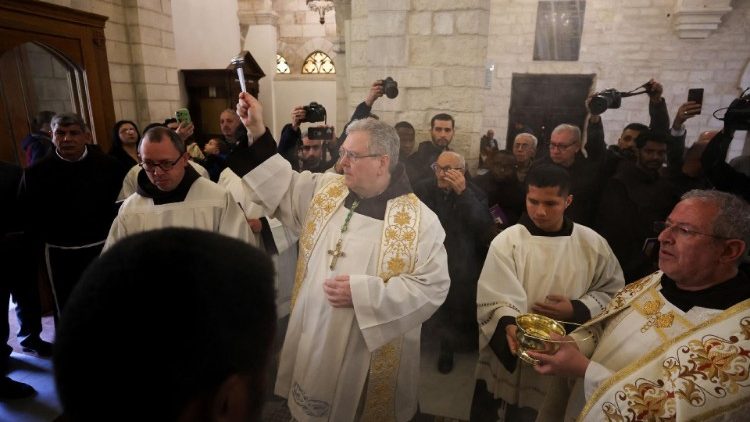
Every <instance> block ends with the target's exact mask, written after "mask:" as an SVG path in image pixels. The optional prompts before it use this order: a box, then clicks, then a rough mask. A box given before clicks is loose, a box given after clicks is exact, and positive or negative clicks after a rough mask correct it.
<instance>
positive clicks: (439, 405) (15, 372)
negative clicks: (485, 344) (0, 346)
mask: <svg viewBox="0 0 750 422" xmlns="http://www.w3.org/2000/svg"><path fill="white" fill-rule="evenodd" d="M9 321H10V323H11V329H10V331H11V333H15V332H16V330H17V322H16V316H15V312H14V310H13V309H12V308H11V310H10V312H9ZM43 325H44V332H43V333H42V337H43V338H44V339H46V340H50V341H52V340H54V322H53V319H52V317H45V318H44V320H43ZM423 343H424V345H423V352H422V359H421V369H422V373H421V379H420V383H419V388H420V392H419V408H420V415H418V417H417V421H418V422H427V421H430V422H431V421H436V422H461V421H468V420H469V407H470V405H471V396H472V393H473V389H474V365H475V362H476V358H477V357H476V353H475V352H474V353H458V354H456V356H455V366H454V369H453V371H451V372H450V373H449V374H441V373H439V372H438V371H437V354H438V352H437V349H436V348H435V347H432V345H431V343H430V342H423ZM9 344H10V345H11V346H12V347H13V349H14V352H13V354H12V355H11V358H12V359H11V368H12V371H11V373H10V374H9V376H10V377H11V378H13V379H15V380H17V381H22V382H25V383H27V384H30V385H32V386H33V387H34V388H35V389H36V390H37V392H38V394H37V395H36V396H34V397H32V398H30V399H23V400H9V401H0V421H13V422H47V421H54V420H55V419H56V418H57V417H58V416H59V415H60V412H61V407H60V403H59V401H58V399H57V393H56V391H55V386H54V380H53V376H52V362H51V360H49V359H41V358H38V357H36V356H34V355H29V354H25V353H23V352H22V350H21V347H20V346H19V345H18V342H17V341H16V339H15V336H13V335H11V339H10V340H9ZM284 408H285V405H284V403H283V402H281V401H276V402H274V401H271V402H269V403H268V405H267V406H266V409H265V411H264V418H263V420H264V422H276V421H279V422H287V421H289V418H288V416H287V415H288V410H286V409H284Z"/></svg>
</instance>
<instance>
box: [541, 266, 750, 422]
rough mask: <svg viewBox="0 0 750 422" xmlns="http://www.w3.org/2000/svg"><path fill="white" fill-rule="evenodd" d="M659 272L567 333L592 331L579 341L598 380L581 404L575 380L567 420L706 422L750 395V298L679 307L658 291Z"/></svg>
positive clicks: (581, 387) (738, 406) (589, 374)
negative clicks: (720, 306) (718, 306)
mask: <svg viewBox="0 0 750 422" xmlns="http://www.w3.org/2000/svg"><path fill="white" fill-rule="evenodd" d="M661 276H662V273H661V272H657V273H654V274H652V275H651V276H647V277H645V278H643V279H641V280H639V281H638V282H636V283H633V284H630V285H628V286H626V288H625V289H623V290H622V291H621V292H620V293H618V294H617V295H616V296H615V297H614V298H613V299H612V302H611V303H610V307H608V308H607V310H605V312H603V313H602V314H601V315H599V316H598V317H595V318H594V319H592V320H591V321H589V322H587V323H586V324H585V325H584V326H583V327H581V328H580V329H579V330H577V331H576V332H574V333H573V334H572V335H573V337H575V338H579V339H580V338H583V337H586V336H588V335H590V334H593V336H594V337H593V339H592V340H589V341H585V340H584V341H579V343H578V344H579V347H580V348H581V351H582V352H583V353H584V354H586V355H589V356H591V360H592V364H591V365H595V366H594V367H590V368H589V370H587V377H592V378H599V379H602V380H603V381H602V382H601V383H599V384H598V387H595V386H596V384H590V386H591V387H586V388H593V392H592V393H590V395H591V397H590V399H589V400H588V401H587V402H586V404H585V406H584V402H585V400H584V398H583V390H584V385H586V382H585V381H584V380H581V379H579V380H577V381H576V385H575V387H574V388H573V391H572V395H571V397H570V399H569V401H568V408H567V412H566V418H565V420H575V419H576V418H578V420H581V421H583V420H585V421H599V420H616V421H634V420H700V421H703V420H708V419H710V417H711V416H715V415H717V414H718V413H719V412H737V411H741V410H739V409H741V406H742V405H743V404H744V402H747V401H748V399H750V379H748V376H749V375H750V301H748V300H746V301H744V302H741V303H740V304H737V305H735V306H733V307H731V308H730V309H727V310H726V311H720V310H713V309H706V308H698V307H694V308H693V309H691V310H690V311H688V312H682V311H681V310H680V309H679V308H677V307H675V306H674V305H672V304H670V303H669V302H668V301H666V299H665V298H664V297H663V296H662V295H661V294H660V293H659V291H660V288H661V285H660V280H661ZM602 322H605V324H600V323H602ZM601 339H603V340H604V341H600V340H601ZM594 347H596V350H595V351H593V355H592V350H593V349H594ZM597 367H601V368H602V369H601V370H598V369H597ZM607 368H610V370H611V371H613V373H612V372H608V370H607ZM594 370H596V371H599V372H600V373H601V374H600V375H596V374H595V372H596V371H594ZM549 410H550V408H547V413H549V414H554V413H550V412H549ZM558 412H559V409H558ZM558 414H559V413H558Z"/></svg>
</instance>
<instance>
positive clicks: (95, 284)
mask: <svg viewBox="0 0 750 422" xmlns="http://www.w3.org/2000/svg"><path fill="white" fill-rule="evenodd" d="M647 92H648V97H649V99H648V112H649V115H650V122H649V124H648V125H646V124H643V123H637V122H634V123H631V124H628V125H627V126H626V127H625V128H624V129H623V131H622V134H621V136H620V137H619V139H617V141H616V142H615V143H613V144H612V145H610V146H609V147H607V146H606V145H607V143H606V142H605V139H604V129H603V122H602V118H601V116H598V115H594V114H590V115H589V117H588V120H587V123H586V127H585V131H582V130H581V127H579V126H577V125H575V124H560V125H559V126H557V127H555V128H554V130H552V132H551V134H550V137H549V139H544V140H540V139H538V138H537V136H535V134H534V133H533V130H532V129H531V128H528V127H527V126H526V125H524V124H523V123H518V124H517V125H514V131H513V139H508V140H507V141H506V143H505V145H506V148H505V149H503V150H501V149H500V143H499V142H498V141H497V140H496V139H495V134H494V131H492V130H490V131H488V132H487V133H486V134H485V135H484V136H483V137H482V139H481V141H480V153H479V168H478V170H477V171H476V172H474V174H472V172H470V171H469V168H468V167H467V164H466V158H465V157H464V156H462V155H461V154H459V153H458V152H457V151H455V150H454V149H453V148H452V147H451V143H452V141H453V138H454V135H455V133H456V129H457V128H456V121H455V119H454V118H453V117H452V116H451V115H450V114H447V113H437V114H436V115H435V116H433V117H432V119H431V120H430V127H429V135H430V139H429V140H425V141H423V142H421V143H419V144H418V145H415V139H416V130H415V127H414V126H413V125H412V124H411V123H409V122H405V121H402V122H397V123H395V124H394V125H391V124H389V123H387V122H384V121H381V120H380V119H379V118H378V116H376V115H374V114H372V108H373V105H374V104H375V102H376V101H378V100H379V99H380V98H381V97H382V96H383V94H384V91H383V81H382V80H378V81H375V82H374V83H373V84H372V86H371V88H370V90H369V92H368V95H367V97H366V98H365V100H364V101H363V102H362V103H361V104H359V105H358V106H357V107H356V109H355V111H354V113H353V115H352V117H351V120H350V122H349V123H348V124H347V125H346V127H345V128H344V130H343V131H342V132H341V134H340V135H339V136H336V134H335V133H334V131H333V128H332V127H328V126H325V125H316V124H314V123H312V124H310V125H309V128H308V130H307V131H306V130H304V129H305V124H304V123H305V122H306V121H307V120H308V118H307V117H308V116H306V113H307V112H308V110H307V107H304V106H296V107H294V108H293V109H292V111H291V122H290V123H289V124H287V125H286V126H285V127H284V128H283V130H282V132H281V134H280V139H279V142H278V143H277V142H276V141H275V139H274V137H273V134H272V133H271V132H270V131H269V129H268V128H267V127H266V125H265V123H264V121H263V117H262V116H263V109H262V107H263V106H262V104H261V103H260V102H259V101H258V100H257V99H256V98H254V97H253V96H251V95H249V94H247V93H241V94H240V96H239V99H238V103H237V106H236V109H234V110H233V109H227V110H224V111H223V112H222V113H221V115H220V116H219V123H220V125H219V126H220V128H221V132H222V136H221V137H217V138H213V139H210V140H207V141H206V142H205V143H201V144H199V143H196V142H195V139H194V136H193V135H194V134H193V132H194V127H193V125H192V124H191V123H187V122H179V121H177V120H175V119H167V120H166V121H164V122H163V123H156V124H152V125H149V127H147V128H146V129H145V130H144V131H143V133H141V132H140V131H139V129H138V127H137V125H136V124H135V123H134V122H132V121H129V120H121V121H119V122H117V123H116V124H115V126H114V127H113V132H112V149H111V151H110V152H109V153H105V152H104V151H101V149H100V148H99V147H98V146H97V145H94V144H92V142H91V140H92V137H91V133H90V131H89V129H88V127H87V125H86V123H85V122H84V121H83V119H82V118H81V117H80V116H79V115H76V114H74V113H60V114H50V113H49V112H47V113H46V114H45V113H40V115H39V116H37V118H36V119H35V121H34V123H35V126H34V128H35V131H34V133H33V134H32V135H30V136H29V137H28V141H24V145H25V146H26V145H27V144H28V150H27V159H28V160H27V161H28V163H29V166H28V167H27V168H25V169H23V170H22V169H21V168H20V167H18V166H13V165H9V164H3V165H2V166H0V170H1V171H2V174H3V177H2V186H0V188H2V189H1V193H2V195H3V197H2V201H3V203H4V204H9V206H3V207H2V212H3V215H2V216H1V217H2V218H0V223H2V224H3V227H2V228H3V231H2V235H3V239H2V243H0V247H2V252H3V253H2V254H0V255H2V256H3V257H4V258H7V259H9V261H7V262H8V264H6V265H4V268H11V269H12V272H11V273H10V278H9V279H10V280H11V281H12V282H9V283H7V284H6V283H3V286H2V287H3V290H2V291H0V293H2V296H1V297H0V299H2V298H3V297H5V302H6V303H7V302H8V300H7V299H8V296H9V295H10V294H12V295H13V296H14V299H15V300H16V302H17V303H18V305H17V312H18V315H19V322H20V332H19V333H18V336H19V338H20V339H21V344H22V345H23V346H24V347H27V348H28V350H29V351H32V352H34V353H37V354H38V355H40V356H50V355H51V354H52V349H53V347H52V345H51V344H50V343H48V342H46V341H44V340H42V339H41V337H40V333H41V324H40V318H41V307H40V304H39V292H38V291H37V290H36V277H37V275H36V271H37V264H38V263H42V267H43V268H44V270H45V271H46V274H47V278H48V279H49V281H50V285H51V289H52V292H53V298H54V304H55V307H54V315H55V320H56V323H57V324H58V325H59V329H58V332H57V337H56V340H55V343H56V344H55V347H54V351H55V356H54V363H55V372H56V380H57V386H58V391H59V395H60V398H61V401H62V404H63V407H64V409H65V411H66V413H67V414H68V416H69V417H71V418H72V419H71V420H100V419H101V418H103V417H105V418H107V419H110V420H112V419H117V420H132V419H131V418H132V417H136V416H135V415H138V414H139V413H138V412H139V411H143V410H142V409H146V408H148V406H155V407H157V408H159V409H161V410H159V413H158V414H159V415H162V416H163V418H164V419H169V420H177V419H178V418H184V420H248V419H247V418H257V417H258V411H259V409H260V405H261V404H262V399H263V398H265V397H267V396H268V395H270V390H271V388H270V383H273V385H274V387H273V389H272V390H273V394H275V395H277V396H280V397H283V398H285V399H286V400H287V405H288V408H289V411H290V412H291V416H292V417H293V418H294V420H298V421H319V420H331V421H350V420H378V421H381V420H398V421H408V420H412V418H414V417H415V414H417V412H418V411H419V409H418V401H417V386H418V381H419V373H420V364H419V362H420V356H421V349H420V347H421V344H422V343H423V342H424V340H425V337H429V338H430V339H432V340H434V341H435V343H436V344H439V348H440V352H439V357H438V361H437V362H436V364H437V369H438V370H439V371H440V372H441V373H449V372H451V371H452V369H453V365H454V354H455V353H456V352H462V351H478V355H479V357H478V361H477V365H476V386H475V390H474V395H473V399H472V406H471V420H472V421H475V420H476V421H496V420H511V421H546V420H561V418H562V415H565V420H573V419H575V418H576V417H579V415H580V416H581V417H583V418H587V420H589V419H590V420H600V419H603V418H606V417H612V418H618V417H623V415H627V416H629V417H632V416H633V415H636V416H637V417H636V419H649V420H650V419H655V418H667V419H669V418H673V419H677V420H681V419H689V418H695V417H699V416H700V415H705V414H707V413H711V414H718V413H721V414H724V415H725V416H726V417H729V418H730V419H731V418H732V417H735V416H737V415H741V414H743V412H747V404H746V402H747V399H748V398H749V397H750V382H748V373H750V359H748V357H747V351H748V350H750V344H749V343H750V335H748V328H747V327H748V324H749V323H748V321H750V284H749V282H748V279H747V277H748V276H747V242H748V241H750V205H748V203H747V200H748V199H750V182H749V181H748V176H747V175H745V174H743V173H742V172H741V171H739V170H737V169H735V168H734V167H732V166H731V165H729V164H727V163H726V150H727V145H728V142H729V141H730V140H731V139H732V137H733V134H734V129H735V128H733V127H731V125H726V126H725V127H724V128H723V129H722V130H721V131H716V132H708V133H703V134H699V137H698V140H697V141H696V142H695V143H694V144H693V146H691V147H690V148H688V149H686V148H685V144H686V138H687V136H688V134H687V131H686V129H685V125H684V124H685V122H686V121H687V120H688V119H690V118H692V117H694V116H696V115H698V114H700V113H701V107H700V104H696V103H694V102H686V103H684V104H682V105H680V106H679V108H678V109H677V113H676V115H675V117H674V119H673V120H672V122H671V125H670V118H669V113H668V107H667V104H666V102H665V100H664V98H663V97H662V92H663V87H662V86H661V84H660V83H659V82H657V81H653V80H652V81H651V82H650V84H649V86H648V90H647ZM37 120H38V121H37ZM45 120H47V121H45ZM583 133H585V136H584V135H583ZM321 134H323V135H322V136H321ZM540 145H547V146H548V147H547V148H544V149H545V150H541V149H542V148H541V147H540ZM415 146H416V150H415ZM743 198H744V199H743ZM176 229H180V230H176ZM207 232H212V233H213V234H209V233H207ZM273 264H275V266H276V273H275V274H276V275H275V281H274V275H273V274H274V271H273V270H272V267H273ZM240 267H242V268H240ZM274 283H275V290H276V306H273V302H274V294H273V291H271V288H272V286H273V285H274ZM144 295H145V296H147V299H146V298H144ZM287 296H288V302H284V303H285V304H284V305H283V306H282V305H280V304H279V303H280V302H279V297H287ZM282 302H283V301H282ZM133 307H138V308H141V309H140V310H139V312H135V313H134V312H132V311H130V309H131V308H133ZM138 313H140V314H142V315H141V316H138V315H136V314H138ZM527 313H533V314H537V315H541V316H545V317H548V318H551V319H553V320H556V321H559V322H561V323H563V324H564V327H565V328H566V330H567V335H566V336H565V337H560V336H557V335H552V337H551V338H550V341H552V342H556V344H558V345H559V348H558V350H557V351H556V352H554V353H539V352H534V351H533V350H531V351H523V354H524V356H525V359H526V360H531V361H535V362H536V364H535V365H531V364H527V363H526V362H525V361H522V360H519V355H520V354H522V350H520V348H519V347H520V345H519V341H518V337H519V330H521V329H520V328H519V327H518V323H517V320H516V318H517V317H519V316H520V315H522V314H527ZM277 320H278V324H277V323H276V322H277ZM4 326H5V327H7V321H6V323H5V324H4ZM113 327H114V328H113ZM7 331H8V330H7V328H6V330H5V337H4V338H7V336H8V335H9V333H8V332H7ZM143 332H148V333H149V334H148V336H147V337H141V335H142V334H141V333H143ZM0 335H3V334H0ZM274 336H276V337H277V342H276V343H277V344H275V343H274V341H273V338H274ZM250 337H252V340H249V339H248V338H250ZM144 338H146V339H148V340H147V341H149V342H153V344H154V345H155V346H157V347H159V345H162V346H161V347H165V348H167V349H170V348H171V349H172V350H168V351H169V352H172V353H170V354H165V355H164V357H163V358H160V359H158V361H159V362H160V364H163V365H164V367H163V368H161V369H158V368H152V369H148V368H151V367H150V366H145V365H146V363H145V362H146V360H145V358H141V357H135V358H134V357H133V355H137V354H138V353H137V351H136V350H135V349H134V343H135V342H137V341H144V340H143V339H144ZM282 339H283V341H282ZM197 345H200V347H199V348H196V346H197ZM101 347H105V348H106V349H107V350H113V351H116V356H122V359H123V360H127V361H128V365H127V366H124V365H123V366H121V367H120V368H119V369H120V370H118V372H117V376H107V377H102V371H101V367H102V366H104V365H106V362H104V361H101V359H100V358H101V354H102V353H101V351H100V350H98V349H100V348H101ZM6 348H7V349H8V350H7V353H6V354H5V356H4V359H3V362H0V363H2V364H3V365H4V366H3V368H4V369H6V372H7V366H8V364H7V363H8V359H9V358H8V355H9V354H10V348H9V347H8V346H6ZM183 349H185V350H188V349H190V350H191V353H190V354H189V355H185V356H181V357H180V358H179V359H177V358H176V357H175V356H174V354H176V355H180V354H181V353H182V352H183ZM193 352H194V353H193ZM250 356H253V358H252V359H250ZM97 359H99V360H97ZM148 359H149V360H151V361H153V360H154V358H153V357H149V358H148ZM92 362H96V363H92ZM267 362H268V367H266V366H267V365H266V363H267ZM152 363H153V362H152ZM140 364H143V365H144V366H143V367H141V366H139V365H140ZM691 365H692V366H691ZM84 367H87V368H88V370H86V371H83V368H84ZM667 367H668V368H669V370H667V371H665V370H664V368H667ZM144 368H145V369H144ZM685 368H688V369H690V368H692V369H690V370H691V371H692V372H691V374H690V375H686V374H685V370H687V369H685ZM717 373H718V374H717ZM161 374H163V375H161ZM149 377H157V378H163V379H157V380H154V381H153V382H154V383H155V384H156V385H163V386H165V390H163V391H161V392H156V391H155V392H153V394H146V395H147V396H149V397H151V399H153V398H155V397H161V398H162V400H151V399H149V401H148V402H145V401H144V402H143V403H138V405H131V404H124V403H121V402H116V400H122V399H123V398H125V397H127V396H128V394H127V388H140V387H132V386H136V385H140V384H143V383H145V384H151V381H149V380H148V379H147V378H149ZM266 378H271V379H268V380H267V381H268V383H266V380H265V379H266ZM274 378H275V379H274ZM267 384H268V385H267ZM116 386H117V387H116ZM115 387H116V388H117V391H122V393H121V394H109V393H107V394H105V395H100V394H97V393H96V392H97V391H108V389H109V388H112V389H115ZM110 391H111V390H110ZM33 393H34V390H33V388H31V387H30V386H28V385H25V384H22V383H19V382H16V381H13V380H11V379H10V378H8V377H5V378H4V380H3V381H2V382H0V398H3V399H8V398H22V397H28V396H30V395H33ZM152 396H153V397H152ZM113 397H114V398H113ZM92 400H93V402H95V404H96V405H95V406H92V405H90V402H91V401H92ZM87 402H88V404H87ZM113 408H118V409H121V408H128V409H129V413H128V412H126V413H122V414H121V415H119V416H118V415H114V416H113V415H112V414H110V413H107V412H108V409H113ZM130 411H132V412H130ZM103 415H104V416H103ZM118 418H119V419H118ZM233 418H236V419H233Z"/></svg>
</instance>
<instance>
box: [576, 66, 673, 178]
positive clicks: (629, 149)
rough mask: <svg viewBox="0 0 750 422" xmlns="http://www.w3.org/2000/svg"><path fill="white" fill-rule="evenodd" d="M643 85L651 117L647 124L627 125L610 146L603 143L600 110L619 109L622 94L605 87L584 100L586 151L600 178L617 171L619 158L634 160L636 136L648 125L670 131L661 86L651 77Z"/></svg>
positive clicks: (657, 129)
mask: <svg viewBox="0 0 750 422" xmlns="http://www.w3.org/2000/svg"><path fill="white" fill-rule="evenodd" d="M642 87H644V88H645V90H646V91H645V92H646V93H647V94H648V97H649V102H648V114H649V116H650V117H651V122H650V124H649V126H646V125H644V124H642V123H630V124H628V125H627V126H625V129H623V131H622V134H621V135H620V137H619V138H618V139H617V144H616V145H610V146H609V147H607V146H606V143H605V142H604V126H603V124H602V120H601V113H603V112H604V111H606V110H607V108H619V107H620V102H621V98H622V97H623V96H625V95H623V94H622V93H620V92H618V91H616V90H614V89H608V90H604V91H601V92H598V93H596V94H594V95H592V96H591V97H589V98H588V99H587V100H586V109H587V110H589V113H590V116H589V122H588V128H587V137H586V152H587V153H588V156H589V159H590V160H593V161H596V162H599V163H600V174H601V176H602V179H609V178H610V177H612V176H613V175H614V174H615V172H617V167H618V166H619V164H620V162H621V161H623V160H627V161H630V162H634V161H635V159H636V147H635V139H636V138H637V137H638V135H639V134H640V133H641V132H644V131H645V130H647V129H649V128H650V129H651V130H655V131H660V132H667V131H668V130H669V112H668V111H667V104H666V102H665V101H664V98H663V97H662V92H663V91H664V87H663V86H662V84H661V83H659V82H658V81H656V80H654V79H651V80H650V81H648V82H647V83H645V84H644V85H642ZM626 94H630V93H626Z"/></svg>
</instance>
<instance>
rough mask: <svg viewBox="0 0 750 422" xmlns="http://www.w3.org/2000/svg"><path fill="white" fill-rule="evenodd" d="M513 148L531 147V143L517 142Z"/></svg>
mask: <svg viewBox="0 0 750 422" xmlns="http://www.w3.org/2000/svg"><path fill="white" fill-rule="evenodd" d="M513 148H515V149H529V148H531V144H519V143H517V142H516V143H515V144H513Z"/></svg>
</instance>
